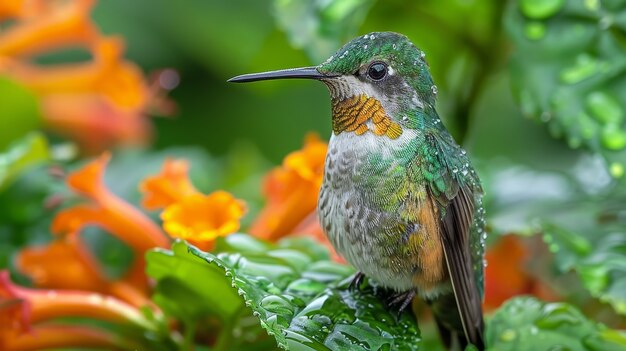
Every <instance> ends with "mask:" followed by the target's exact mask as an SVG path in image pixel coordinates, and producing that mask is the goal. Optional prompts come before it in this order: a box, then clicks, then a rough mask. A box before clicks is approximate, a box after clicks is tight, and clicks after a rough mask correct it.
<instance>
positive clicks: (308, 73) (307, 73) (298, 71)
mask: <svg viewBox="0 0 626 351" xmlns="http://www.w3.org/2000/svg"><path fill="white" fill-rule="evenodd" d="M332 77H336V75H331V74H323V73H320V72H319V71H318V70H317V68H315V67H302V68H290V69H281V70H279V71H271V72H261V73H251V74H242V75H240V76H237V77H233V78H231V79H229V80H228V81H229V82H233V83H247V82H256V81H257V80H270V79H290V78H291V79H293V78H304V79H324V78H332Z"/></svg>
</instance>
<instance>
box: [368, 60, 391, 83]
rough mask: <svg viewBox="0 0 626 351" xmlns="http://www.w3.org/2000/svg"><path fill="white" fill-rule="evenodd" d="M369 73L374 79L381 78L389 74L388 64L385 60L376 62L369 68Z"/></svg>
mask: <svg viewBox="0 0 626 351" xmlns="http://www.w3.org/2000/svg"><path fill="white" fill-rule="evenodd" d="M367 75H368V76H369V77H370V78H372V79H373V80H381V79H383V78H385V76H386V75H387V64H386V63H384V62H374V63H372V64H371V65H370V68H368V69H367Z"/></svg>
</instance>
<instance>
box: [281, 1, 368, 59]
mask: <svg viewBox="0 0 626 351" xmlns="http://www.w3.org/2000/svg"><path fill="white" fill-rule="evenodd" d="M374 2H375V0H342V1H337V0H335V1H319V0H315V1H293V0H275V1H274V14H275V18H276V21H277V23H278V26H279V27H281V28H282V29H283V30H284V31H285V32H286V33H287V35H288V36H289V40H290V41H291V44H292V45H293V46H295V47H297V48H303V49H304V50H305V51H306V53H307V55H308V56H309V58H311V61H313V62H322V61H323V60H325V59H326V58H328V57H329V56H330V55H331V54H332V53H333V52H335V51H337V49H338V48H339V47H341V46H342V45H343V44H345V43H346V42H347V41H348V40H350V39H352V38H353V37H354V36H356V34H357V30H358V28H359V26H360V25H361V24H362V23H363V20H365V16H366V15H367V12H368V11H369V9H370V8H371V7H372V5H373V4H374Z"/></svg>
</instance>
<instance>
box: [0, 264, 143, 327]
mask: <svg viewBox="0 0 626 351" xmlns="http://www.w3.org/2000/svg"><path fill="white" fill-rule="evenodd" d="M0 298H2V299H3V300H12V299H17V300H22V301H23V304H22V308H21V310H22V311H21V313H23V315H22V317H23V319H22V320H26V321H28V322H29V323H37V322H42V321H48V320H51V319H55V318H61V317H87V318H93V319H98V320H102V321H107V322H112V323H122V324H124V323H130V324H135V325H139V326H141V327H142V328H144V329H147V330H151V329H154V326H153V325H152V323H153V322H151V321H149V320H147V319H146V317H144V315H143V313H142V312H141V311H140V310H139V309H137V308H135V307H133V306H131V305H129V304H127V303H125V302H123V301H121V300H118V299H116V298H114V297H111V296H106V295H101V294H96V293H92V292H87V291H78V290H36V289H29V288H25V287H21V286H17V285H15V284H13V283H12V282H11V280H10V279H9V272H7V271H0ZM24 318H25V319H24Z"/></svg>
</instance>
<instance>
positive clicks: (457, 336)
mask: <svg viewBox="0 0 626 351" xmlns="http://www.w3.org/2000/svg"><path fill="white" fill-rule="evenodd" d="M429 305H430V306H431V309H432V311H433V314H434V316H435V321H436V322H437V327H438V329H439V335H440V336H441V341H442V342H443V344H444V345H445V347H446V348H447V349H448V350H459V351H462V350H465V347H466V346H467V345H468V344H473V345H474V346H476V348H477V349H478V350H480V351H483V350H484V349H485V342H484V339H483V321H482V316H481V320H480V332H479V333H478V334H477V335H476V337H475V338H474V340H468V337H467V336H466V334H465V332H464V330H463V322H462V321H461V316H460V314H459V309H458V307H457V305H456V300H455V298H454V293H449V294H445V295H442V296H439V297H437V298H436V299H434V300H432V301H429Z"/></svg>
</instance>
